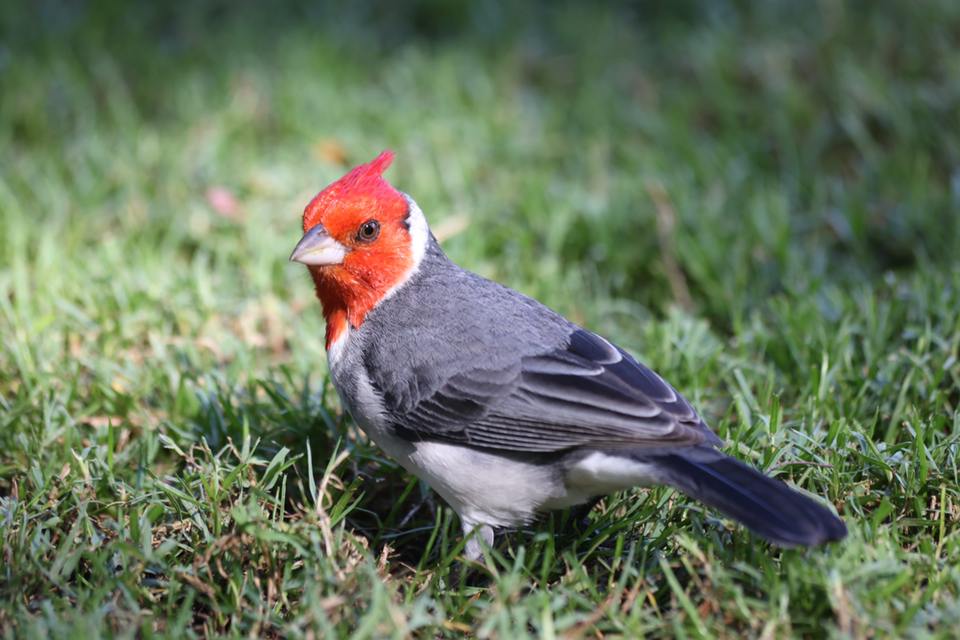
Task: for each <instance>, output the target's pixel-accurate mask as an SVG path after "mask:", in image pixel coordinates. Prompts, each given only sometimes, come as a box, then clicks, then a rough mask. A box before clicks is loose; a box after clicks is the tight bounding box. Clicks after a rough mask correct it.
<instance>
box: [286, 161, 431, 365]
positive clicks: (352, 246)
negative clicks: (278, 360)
mask: <svg viewBox="0 0 960 640" xmlns="http://www.w3.org/2000/svg"><path fill="white" fill-rule="evenodd" d="M392 161H393V152H392V151H384V152H383V153H381V154H380V155H379V156H377V159H376V160H374V161H373V162H371V163H369V164H363V165H360V166H359V167H357V168H356V169H353V170H352V171H350V173H348V174H347V175H345V176H344V177H342V178H340V179H339V180H337V181H336V182H334V183H333V184H331V185H330V186H328V187H327V188H326V189H324V190H323V191H321V192H320V193H319V194H317V196H316V197H315V198H314V199H313V200H311V201H310V204H308V205H307V208H306V209H305V210H304V212H303V230H304V231H305V232H306V233H305V235H304V238H303V239H302V240H301V242H300V244H298V245H297V247H298V250H301V249H302V251H301V252H300V253H298V251H297V250H295V251H294V253H295V256H292V257H291V259H295V260H298V261H300V262H303V263H304V264H306V265H308V267H309V269H310V275H311V276H313V281H314V285H315V286H316V290H317V297H318V298H319V299H320V302H321V303H322V305H323V315H324V316H325V317H326V319H327V348H328V349H329V348H330V346H331V345H332V344H333V343H334V342H335V341H336V340H338V339H339V338H340V337H341V336H343V335H344V331H345V330H346V329H348V327H349V326H353V327H359V326H360V325H361V324H363V320H364V317H365V316H366V314H367V313H368V312H369V311H370V310H371V309H373V307H374V306H376V304H377V303H378V302H379V301H380V300H382V299H383V297H384V296H386V295H387V293H388V292H389V291H390V290H391V289H392V288H393V287H395V286H397V285H398V284H400V283H401V282H404V281H405V280H406V279H407V278H408V277H409V276H410V273H411V271H412V270H413V266H414V250H413V247H412V245H411V236H410V230H409V227H408V225H407V217H408V215H409V213H410V203H409V202H408V201H407V199H406V198H405V197H404V196H403V194H401V193H400V192H399V191H397V190H396V189H394V188H393V187H392V186H391V185H390V183H388V182H387V181H386V180H384V179H383V177H382V175H381V174H382V173H383V172H384V171H385V170H386V168H387V167H389V166H390V163H391V162H392ZM421 215H422V214H421Z"/></svg>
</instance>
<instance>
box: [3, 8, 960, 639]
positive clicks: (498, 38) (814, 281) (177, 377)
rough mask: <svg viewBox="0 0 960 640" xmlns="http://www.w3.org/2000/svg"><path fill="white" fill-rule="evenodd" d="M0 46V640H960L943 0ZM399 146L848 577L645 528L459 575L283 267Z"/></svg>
mask: <svg viewBox="0 0 960 640" xmlns="http://www.w3.org/2000/svg"><path fill="white" fill-rule="evenodd" d="M513 5H517V6H513ZM31 7H32V8H31ZM0 34H2V35H0V243H2V244H0V248H2V252H0V342H2V345H0V634H2V636H3V637H5V638H13V637H17V638H33V637H36V638H40V637H50V636H52V637H78V638H79V637H83V638H91V637H145V638H152V637H184V636H185V635H197V636H214V635H218V636H219V635H228V636H266V637H292V638H316V637H347V636H349V637H351V638H370V637H409V636H417V637H462V636H463V635H464V634H466V635H467V636H468V637H476V638H519V637H536V638H551V637H562V638H571V639H572V638H588V637H597V636H601V635H607V634H609V635H613V636H617V635H621V636H624V637H640V636H643V635H646V636H650V637H703V636H706V637H726V638H738V637H751V638H754V637H755V638H791V637H805V638H820V637H832V638H883V637H910V638H956V637H960V593H958V591H960V566H958V562H957V558H960V533H958V527H957V521H958V518H960V477H958V470H957V469H958V461H957V457H958V452H960V440H958V437H960V436H958V433H960V428H958V427H960V418H958V413H957V405H958V403H960V392H958V389H960V361H958V356H960V260H958V259H957V250H958V249H957V248H958V247H960V56H958V53H957V52H958V51H960V5H958V4H957V3H955V2H951V1H948V0H939V1H936V0H933V1H930V2H922V3H914V2H906V1H903V2H886V3H869V2H840V1H835V0H828V1H824V2H819V3H815V4H811V3H790V2H777V1H775V2H762V3H761V2H757V3H746V2H713V1H711V2H707V1H702V2H701V1H698V0H687V1H685V2H680V3H653V2H643V1H642V2H635V3H623V4H616V3H608V4H606V5H605V6H603V7H600V6H597V7H593V8H588V7H587V6H586V4H585V3H576V2H570V3H543V4H537V3H533V2H531V3H506V2H503V3H498V2H482V3H468V4H467V3H465V4H464V5H462V6H461V5H459V4H457V5H454V4H453V3H445V2H442V1H441V0H404V1H403V2H400V3H384V4H378V3H352V4H351V8H349V9H347V8H344V9H339V10H337V9H331V8H319V7H318V3H313V2H306V1H304V2H302V3H287V4H285V5H283V6H281V7H273V6H272V5H269V4H268V3H262V4H261V3H253V2H239V3H221V2H214V1H213V0H209V1H205V2H199V3H183V5H182V6H171V7H166V5H163V4H162V3H150V2H145V1H144V2H132V3H126V2H120V1H119V0H102V1H93V0H91V1H88V2H76V3H57V2H44V3H5V4H3V6H2V8H0ZM384 148H393V149H395V150H396V151H397V159H396V162H395V164H394V167H393V168H391V169H390V172H389V174H388V178H389V179H390V180H391V182H393V183H394V184H395V185H397V186H398V188H400V189H402V190H404V191H406V192H408V193H410V194H411V195H413V197H414V198H416V199H417V201H418V202H419V204H420V205H421V207H422V208H423V210H424V211H425V212H426V215H427V217H428V219H429V221H430V222H431V224H432V226H433V227H434V229H435V230H436V231H437V232H438V235H439V236H440V237H441V239H442V241H443V244H444V247H445V248H446V249H447V251H448V252H449V253H450V255H451V256H452V257H453V258H454V259H455V260H456V261H458V262H459V263H461V264H463V265H465V266H467V267H469V268H471V269H472V270H474V271H477V272H479V273H481V274H483V275H486V276H488V277H491V278H494V279H497V280H499V281H501V282H504V283H506V284H508V285H511V286H513V287H516V288H518V289H520V290H522V291H524V292H526V293H528V294H530V295H532V296H534V297H536V298H538V299H540V300H541V301H543V302H544V303H546V304H548V305H549V306H552V307H553V308H555V309H557V310H559V311H560V312H562V313H564V314H565V315H566V316H568V317H570V318H571V319H573V320H575V321H577V322H579V323H581V324H583V325H585V326H587V327H588V328H590V329H593V330H595V331H597V332H599V333H601V334H603V335H605V336H607V337H609V338H611V339H612V340H614V341H616V342H617V343H619V344H621V345H622V346H624V347H626V348H629V349H631V350H633V351H634V352H635V353H636V354H637V355H638V356H639V357H640V358H641V359H642V360H643V361H645V362H646V363H648V364H649V365H651V366H653V367H654V368H656V369H657V370H658V371H660V373H661V374H663V375H664V377H666V378H667V379H668V380H670V381H672V382H673V383H674V385H675V386H677V387H678V388H679V389H680V390H681V391H683V392H684V393H685V394H686V395H687V396H688V397H689V398H690V399H691V400H692V401H694V403H695V404H696V405H697V406H698V407H700V408H701V409H702V411H703V413H704V415H705V416H706V417H707V419H708V420H709V422H710V423H711V424H712V425H713V426H714V428H716V429H717V431H718V432H719V434H720V435H721V437H722V438H724V439H725V440H726V441H727V442H728V443H729V445H730V446H729V450H730V451H732V452H733V453H734V454H735V455H737V456H739V457H741V458H743V459H748V460H750V461H751V462H752V463H753V464H755V465H756V466H758V467H760V468H762V469H765V470H768V471H769V472H770V473H772V474H774V475H777V476H778V477H780V478H782V479H784V480H787V481H789V482H791V483H793V484H794V485H796V486H797V487H798V488H800V489H801V490H803V491H807V492H810V493H811V494H814V495H817V496H822V497H823V498H824V499H826V500H827V501H829V502H830V503H831V504H833V505H834V506H835V507H836V508H837V510H838V512H839V513H840V514H841V515H842V516H843V517H844V519H845V520H846V522H847V524H848V526H849V528H850V535H849V537H848V539H847V540H845V541H843V542H841V543H838V544H833V545H830V546H828V547H825V548H819V549H811V550H789V551H784V550H780V549H777V548H774V547H771V546H770V545H768V544H766V543H763V542H762V541H759V540H757V539H755V538H753V537H751V536H750V535H749V533H748V532H746V531H745V530H744V529H742V528H740V527H737V526H735V525H733V524H731V523H730V522H728V521H725V520H723V519H722V518H719V517H718V516H717V515H716V514H715V513H712V512H709V511H706V512H705V511H703V510H702V509H701V508H700V507H699V506H697V505H696V504H694V503H692V502H690V501H688V500H686V499H684V498H683V497H682V496H678V495H676V494H674V493H672V492H669V491H665V490H654V491H649V492H644V491H637V492H629V493H626V494H622V495H616V496H611V497H609V498H607V499H605V500H604V502H603V503H602V504H601V505H600V506H598V507H597V508H596V509H595V510H594V511H593V512H592V513H591V515H590V518H591V522H590V526H589V527H587V528H586V530H585V531H582V532H580V531H578V529H577V528H576V527H572V526H571V523H570V518H569V514H556V515H554V516H552V517H548V518H545V519H544V520H543V521H542V522H539V523H537V524H536V525H535V526H533V527H530V528H529V530H524V531H516V532H506V533H503V534H501V535H498V538H497V547H496V549H494V550H493V552H492V556H493V557H494V558H495V560H494V562H493V566H492V567H491V568H490V570H489V572H488V573H484V574H482V575H474V574H469V573H467V571H466V570H465V568H464V567H463V565H462V564H460V563H459V562H458V560H457V553H458V552H459V551H460V549H461V548H462V540H461V538H460V534H459V524H458V523H457V521H456V519H455V517H453V515H452V514H451V512H450V511H449V509H448V508H447V507H446V506H445V505H444V504H443V503H442V501H440V500H438V499H437V498H435V496H433V494H431V493H430V492H429V491H428V490H426V489H425V488H424V487H423V486H422V485H420V484H419V483H417V482H416V481H415V480H414V479H411V477H410V476H409V475H408V474H406V473H405V472H403V471H402V470H401V469H400V468H398V466H397V465H396V464H395V463H394V462H392V461H391V460H389V459H387V458H385V457H384V456H383V454H382V453H381V452H379V451H378V450H377V449H376V447H374V446H373V445H372V444H371V443H370V442H369V441H368V440H367V439H366V438H365V437H364V436H363V435H362V434H360V433H359V432H358V431H357V429H356V428H355V426H354V425H353V423H352V422H351V420H350V419H349V417H347V416H345V415H343V413H342V412H341V410H340V408H339V404H338V400H337V398H336V394H335V393H334V391H333V390H332V387H331V386H330V384H329V381H328V380H327V377H326V360H325V356H324V354H323V321H322V317H321V315H320V309H319V305H318V303H317V302H316V301H315V300H314V299H313V295H312V287H311V284H310V281H309V277H308V276H307V274H306V273H305V270H304V269H303V268H302V267H301V266H299V265H295V264H291V263H288V262H287V256H288V255H289V253H290V251H291V250H292V248H293V246H294V244H295V243H296V241H297V240H298V239H299V236H300V228H299V223H300V219H299V217H300V212H301V211H302V208H303V206H304V205H305V204H306V202H308V200H309V198H310V197H311V196H312V195H313V194H314V193H316V192H317V191H318V190H319V189H320V188H322V187H323V186H325V185H326V184H328V183H329V182H331V181H333V180H335V179H336V178H338V177H339V176H341V175H342V174H343V173H344V172H345V171H346V170H347V169H348V168H349V167H350V166H353V165H355V164H358V163H360V162H365V161H368V160H370V159H372V158H373V157H375V156H376V154H377V153H379V152H380V151H381V150H382V149H384Z"/></svg>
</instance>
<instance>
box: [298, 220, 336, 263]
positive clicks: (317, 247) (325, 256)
mask: <svg viewBox="0 0 960 640" xmlns="http://www.w3.org/2000/svg"><path fill="white" fill-rule="evenodd" d="M346 255H347V248H346V247H345V246H343V245H342V244H340V243H339V242H337V241H336V240H334V239H333V238H332V237H330V234H329V233H327V230H326V229H324V228H323V225H322V224H318V225H317V226H315V227H314V228H312V229H310V231H307V232H306V233H305V234H303V237H302V238H300V242H298V243H297V246H296V247H295V248H294V250H293V253H291V254H290V260H292V261H293V262H299V263H300V264H306V265H315V266H320V267H323V266H328V265H331V264H340V263H341V262H343V259H344V257H346Z"/></svg>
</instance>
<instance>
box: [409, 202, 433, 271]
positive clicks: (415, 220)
mask: <svg viewBox="0 0 960 640" xmlns="http://www.w3.org/2000/svg"><path fill="white" fill-rule="evenodd" d="M403 197H404V198H406V200H407V204H408V205H410V213H409V214H408V215H407V226H408V228H409V231H410V248H411V250H412V251H413V268H412V269H411V270H410V273H414V272H415V271H416V270H417V269H419V268H420V261H421V260H423V254H425V253H426V252H427V243H428V242H429V241H430V227H429V226H427V218H426V217H425V216H424V215H423V211H421V210H420V207H419V206H417V203H416V202H414V201H413V198H411V197H410V196H408V195H407V194H405V193H404V194H403Z"/></svg>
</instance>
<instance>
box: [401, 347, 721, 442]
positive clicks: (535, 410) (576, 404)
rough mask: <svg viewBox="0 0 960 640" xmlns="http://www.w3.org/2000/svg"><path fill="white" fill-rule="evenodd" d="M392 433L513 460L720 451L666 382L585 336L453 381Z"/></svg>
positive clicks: (425, 400)
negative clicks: (618, 451)
mask: <svg viewBox="0 0 960 640" xmlns="http://www.w3.org/2000/svg"><path fill="white" fill-rule="evenodd" d="M393 425H394V430H395V432H396V433H397V435H399V436H401V437H404V438H407V439H409V440H444V441H448V442H456V443H462V444H468V445H472V446H476V447H483V448H491V449H500V450H508V451H528V452H558V451H563V450H566V449H571V448H574V447H590V448H637V447H661V446H677V445H693V444H698V443H701V442H710V443H713V444H721V441H720V439H719V438H717V436H716V435H715V434H714V433H713V432H712V431H710V429H709V428H708V427H707V426H706V425H705V424H704V423H703V421H702V420H701V419H700V416H699V415H697V412H696V411H695V410H694V409H693V407H691V406H690V403H688V402H687V401H686V399H684V398H683V396H681V395H680V394H679V393H677V392H676V390H674V389H673V387H671V386H670V385H669V384H667V383H666V382H665V381H664V380H663V379H662V378H660V376H658V375H657V374H655V373H654V372H653V371H651V370H650V369H648V368H647V367H645V366H643V365H642V364H640V363H639V362H637V361H636V360H635V359H634V358H632V357H631V356H630V355H629V354H627V353H626V352H625V351H623V350H621V349H619V348H618V347H616V346H614V345H612V344H610V343H609V342H607V341H606V340H604V339H603V338H600V337H599V336H596V335H594V334H592V333H590V332H589V331H586V330H583V329H580V330H577V331H575V332H573V334H572V335H571V339H570V344H569V345H568V346H567V347H566V348H561V349H557V350H554V351H551V352H548V353H546V354H542V355H537V356H527V357H524V358H518V359H517V360H516V361H515V362H514V364H512V365H511V366H509V367H505V368H498V369H473V370H470V371H465V372H463V373H459V374H457V375H454V376H452V377H450V378H449V379H448V380H446V381H445V382H444V384H443V385H442V386H440V388H439V389H437V390H436V391H435V392H434V393H432V394H431V395H430V396H429V397H426V398H423V399H421V400H420V401H419V402H417V403H416V404H415V405H414V406H412V407H411V408H410V409H409V410H408V411H404V412H402V413H400V414H396V415H395V419H394V420H393Z"/></svg>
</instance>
